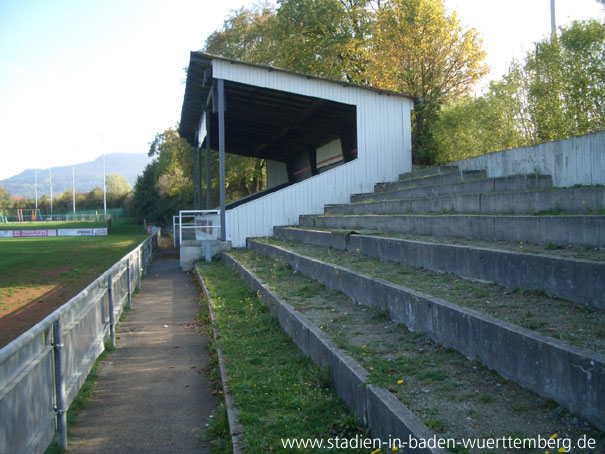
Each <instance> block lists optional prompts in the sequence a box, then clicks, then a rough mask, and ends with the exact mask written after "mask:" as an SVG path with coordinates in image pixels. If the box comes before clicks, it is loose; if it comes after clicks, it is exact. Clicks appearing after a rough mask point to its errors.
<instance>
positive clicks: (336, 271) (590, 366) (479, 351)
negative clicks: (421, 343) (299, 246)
mask: <svg viewBox="0 0 605 454" xmlns="http://www.w3.org/2000/svg"><path fill="white" fill-rule="evenodd" d="M248 247H249V248H250V249H252V250H255V251H258V252H260V253H262V254H264V255H267V256H269V257H272V258H274V259H276V260H280V261H284V262H287V263H289V264H290V266H292V268H293V269H294V270H295V271H298V272H300V273H302V274H304V275H306V276H309V277H310V278H312V279H315V280H317V281H319V282H321V283H323V284H324V285H326V286H327V287H329V288H331V289H335V290H338V291H340V292H342V293H344V294H346V295H347V296H349V297H351V298H352V299H353V300H355V301H358V302H359V303H361V304H365V305H368V306H377V307H379V308H381V309H385V310H386V311H387V312H388V314H389V317H390V318H391V320H393V321H395V322H397V323H403V324H405V325H406V326H407V327H408V328H409V329H410V330H412V331H415V332H423V333H427V334H428V335H429V336H430V337H431V338H432V339H433V340H435V341H436V342H438V343H440V344H441V345H443V346H444V347H447V348H453V349H455V350H457V351H459V352H460V353H462V354H463V355H465V356H466V357H467V358H469V359H470V360H479V361H481V362H482V363H483V364H485V365H486V366H487V367H489V368H490V369H493V370H495V371H497V372H498V373H499V374H501V375H502V376H503V377H504V378H507V379H509V380H513V381H515V382H516V383H518V384H519V385H521V386H523V387H525V388H527V389H530V390H532V391H534V392H536V393H538V394H540V395H542V396H543V397H546V398H549V399H553V400H555V401H557V402H558V403H559V404H561V405H564V406H566V407H567V408H569V409H570V410H571V411H572V412H574V413H577V414H579V415H581V416H582V417H584V418H586V419H587V420H589V421H591V422H592V423H593V424H595V425H596V426H598V427H600V428H601V429H603V428H605V389H604V387H605V358H603V357H601V356H600V355H597V354H593V353H590V352H586V351H583V350H580V349H576V348H574V347H571V346H569V345H567V344H564V343H562V342H559V341H557V340H556V339H551V338H548V337H546V336H542V335H540V334H538V333H535V332H531V331H528V330H526V329H523V328H520V327H517V326H514V325H511V324H509V323H506V322H502V321H500V320H496V319H494V318H493V317H489V316H487V315H484V314H480V313H478V312H476V311H473V310H470V309H467V308H463V307H458V306H456V305H453V304H451V303H448V302H447V301H444V300H441V299H438V298H434V297H431V296H428V295H424V294H421V293H418V292H415V291H413V290H410V289H406V288H405V287H402V286H398V285H395V284H391V283H389V282H385V281H381V280H378V279H374V278H371V277H369V276H365V275H363V274H361V273H355V272H352V271H349V270H347V269H345V268H342V267H339V266H336V265H332V264H326V263H323V262H320V261H318V260H314V259H310V258H306V257H303V256H300V255H299V254H295V253H292V252H289V251H287V250H285V249H283V248H279V247H276V246H272V245H267V244H262V243H258V242H256V241H253V240H249V242H248ZM587 371H588V372H587Z"/></svg>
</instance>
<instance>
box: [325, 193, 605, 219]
mask: <svg viewBox="0 0 605 454" xmlns="http://www.w3.org/2000/svg"><path fill="white" fill-rule="evenodd" d="M604 199H605V190H604V189H603V188H582V189H566V190H552V191H536V192H534V191H529V192H509V193H488V194H452V195H448V196H440V197H431V198H425V199H410V200H393V201H385V202H366V203H358V204H354V205H327V206H326V207H325V213H326V214H345V215H351V214H391V213H442V212H448V211H449V212H458V213H539V212H543V211H563V212H567V213H587V214H589V211H588V210H602V209H604V207H605V204H604Z"/></svg>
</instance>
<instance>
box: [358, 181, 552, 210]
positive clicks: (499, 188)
mask: <svg viewBox="0 0 605 454" xmlns="http://www.w3.org/2000/svg"><path fill="white" fill-rule="evenodd" d="M551 187H552V178H551V177H550V176H545V175H516V176H513V177H502V178H490V179H487V180H475V181H468V182H466V183H454V184H444V185H439V186H428V187H419V188H409V189H402V190H400V191H394V192H387V193H370V194H354V195H352V196H351V202H352V203H356V202H363V201H367V200H397V199H413V198H422V197H436V196H443V195H448V194H465V193H481V192H507V191H527V190H531V189H548V188H551Z"/></svg>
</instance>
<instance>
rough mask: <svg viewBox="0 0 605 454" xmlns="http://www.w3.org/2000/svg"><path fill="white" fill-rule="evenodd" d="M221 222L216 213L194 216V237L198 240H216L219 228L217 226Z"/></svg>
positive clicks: (219, 231)
mask: <svg viewBox="0 0 605 454" xmlns="http://www.w3.org/2000/svg"><path fill="white" fill-rule="evenodd" d="M220 223H221V217H220V216H219V215H218V214H204V215H202V216H196V217H195V225H196V228H195V239H196V240H198V241H200V240H218V239H219V236H220V233H221V229H220V227H218V226H219V225H220Z"/></svg>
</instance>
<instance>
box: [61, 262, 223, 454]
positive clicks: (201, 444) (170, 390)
mask: <svg viewBox="0 0 605 454" xmlns="http://www.w3.org/2000/svg"><path fill="white" fill-rule="evenodd" d="M198 311H199V305H198V296H197V292H196V290H195V287H194V284H193V281H192V279H191V277H190V275H188V274H185V273H183V272H182V271H181V270H180V268H179V262H178V260H175V259H171V258H166V257H161V254H160V259H159V260H156V261H155V262H154V263H153V265H152V267H151V270H150V272H149V274H148V276H147V277H146V278H145V279H143V281H142V285H141V291H140V293H139V294H137V295H136V296H135V297H134V298H133V302H132V312H130V313H129V314H128V315H127V317H126V319H125V321H124V322H122V323H121V324H120V325H119V326H118V329H117V330H116V344H117V347H118V348H117V350H116V351H114V352H113V353H111V354H110V355H109V356H108V357H107V358H106V359H105V361H104V362H103V363H102V365H101V367H100V368H99V373H98V382H97V384H96V386H95V390H94V394H93V399H92V401H91V402H90V403H89V404H88V405H87V406H86V408H85V409H84V411H83V412H82V413H81V414H80V418H79V420H78V423H77V426H76V427H75V428H73V430H72V433H71V438H70V439H69V440H68V445H69V450H68V452H69V453H74V454H75V453H91V454H92V453H94V454H98V453H101V452H102V453H132V454H137V453H145V454H149V453H162V454H165V453H175V454H176V453H188V454H189V453H200V452H201V453H203V452H207V451H208V450H207V442H205V441H201V440H200V439H199V437H198V436H199V435H200V434H201V433H203V432H204V429H205V424H206V423H207V420H208V417H209V415H210V413H211V412H212V410H213V409H214V408H215V407H216V405H217V404H218V398H216V397H215V396H211V395H210V391H209V385H208V380H207V378H206V374H205V372H204V368H205V366H206V363H207V359H208V351H207V342H208V340H207V339H206V338H205V337H204V336H202V335H201V334H199V333H198V332H197V330H196V329H195V326H196V324H195V320H196V314H197V312H198Z"/></svg>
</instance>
